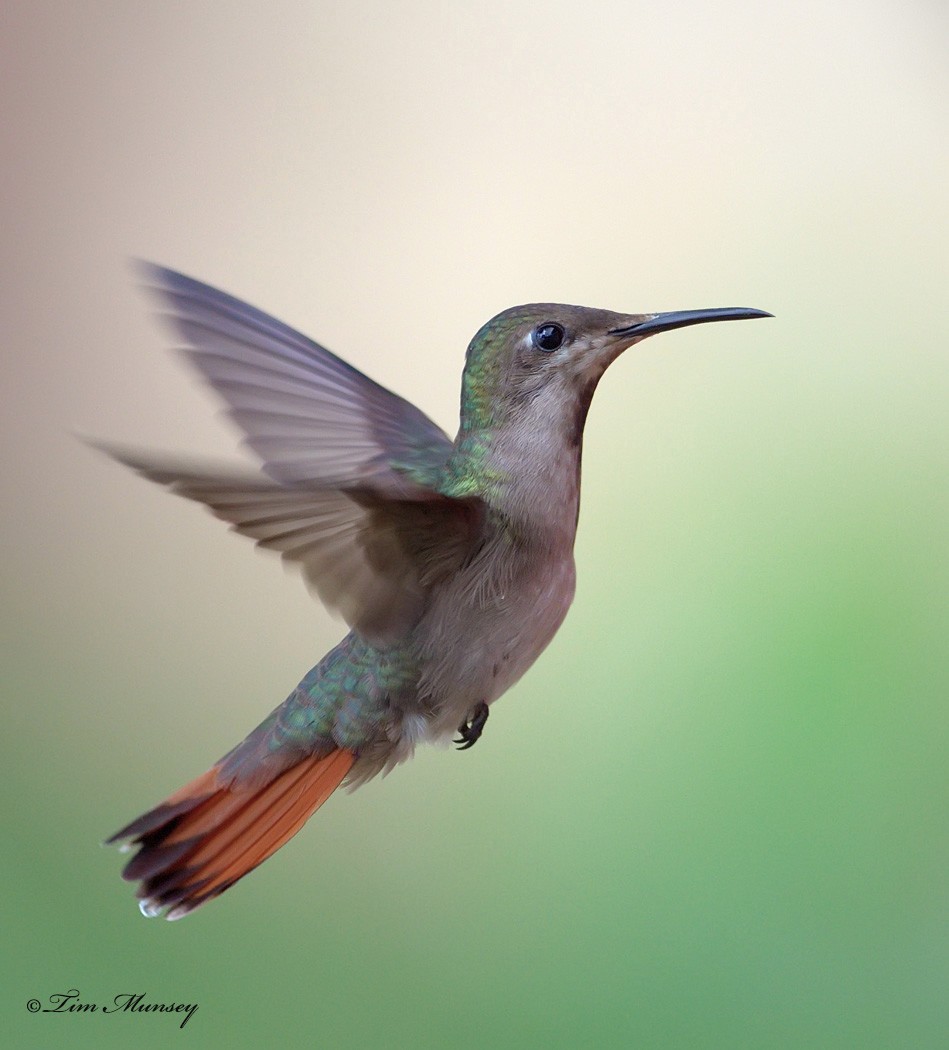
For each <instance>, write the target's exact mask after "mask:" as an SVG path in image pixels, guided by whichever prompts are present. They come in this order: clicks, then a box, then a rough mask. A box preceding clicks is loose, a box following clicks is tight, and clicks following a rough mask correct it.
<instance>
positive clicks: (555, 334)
mask: <svg viewBox="0 0 949 1050" xmlns="http://www.w3.org/2000/svg"><path fill="white" fill-rule="evenodd" d="M563 334H564V333H563V329H562V328H561V327H560V325H559V324H553V323H549V324H542V325H540V326H538V327H537V328H535V329H534V331H533V332H532V333H531V339H532V340H533V342H534V346H536V347H537V349H538V350H543V351H544V352H545V353H547V354H549V353H550V352H551V351H553V350H557V349H558V348H559V347H560V346H561V345H562V343H563Z"/></svg>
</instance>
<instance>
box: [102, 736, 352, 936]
mask: <svg viewBox="0 0 949 1050" xmlns="http://www.w3.org/2000/svg"><path fill="white" fill-rule="evenodd" d="M355 757H356V756H355V755H354V754H353V752H352V751H346V750H344V749H342V748H339V749H337V750H335V751H332V752H330V754H328V755H320V756H317V755H309V756H307V757H305V758H302V759H301V760H300V761H299V762H297V763H296V764H295V765H293V766H290V767H289V768H288V769H283V770H281V771H280V772H279V773H277V774H276V775H275V776H273V777H272V778H271V779H270V780H268V781H267V782H265V783H263V784H261V783H255V784H252V785H250V786H247V785H243V784H241V782H240V780H237V781H236V782H234V783H227V782H226V781H224V780H222V778H221V776H220V771H221V764H220V763H219V764H218V765H216V766H212V767H211V769H209V770H208V771H207V773H203V774H202V775H201V776H200V777H197V779H195V780H192V781H191V783H190V784H186V785H185V786H184V787H183V788H181V789H180V790H178V791H176V792H175V793H174V794H173V795H170V796H169V797H168V798H167V799H165V801H164V802H162V803H161V804H160V805H158V806H156V807H155V808H154V809H152V810H149V812H148V813H145V814H143V815H142V816H141V817H139V818H138V819H137V820H133V821H132V823H131V824H129V825H128V826H127V827H124V828H122V830H121V831H118V832H116V833H115V834H114V835H113V836H112V837H111V838H110V839H108V840H107V842H110V843H111V842H118V841H120V840H121V839H131V841H132V843H134V844H137V845H139V846H140V847H141V848H140V849H139V851H138V853H136V854H135V856H134V857H133V858H132V859H131V860H130V861H129V862H128V864H127V865H126V866H125V869H124V870H123V872H122V877H123V878H124V879H127V880H128V881H129V882H140V883H141V885H140V886H139V888H138V891H137V894H136V895H137V896H138V898H139V907H140V908H141V910H142V913H143V914H144V915H148V916H152V915H160V914H161V913H162V912H165V918H167V919H180V918H182V917H183V916H185V915H187V914H188V913H189V912H191V911H194V909H195V908H197V907H199V906H200V905H202V904H204V903H205V902H206V901H209V900H211V899H212V898H213V897H217V896H218V895H219V894H221V893H223V892H224V891H225V890H226V889H228V888H229V887H231V886H233V885H234V883H235V882H237V880H238V879H241V878H243V877H244V876H245V875H246V874H247V873H248V872H249V871H252V870H253V869H254V868H256V867H257V865H258V864H261V863H263V861H265V860H266V859H267V858H268V857H269V856H270V855H271V853H274V852H275V851H276V850H278V849H280V847H281V846H282V845H283V844H284V843H285V842H286V841H287V840H288V839H290V838H292V837H293V836H294V835H295V834H296V833H297V832H298V831H299V830H300V828H302V827H303V825H304V824H305V823H306V821H307V818H308V817H310V816H311V815H312V814H313V813H314V812H316V810H317V809H319V807H320V806H321V805H322V804H323V803H324V802H325V801H326V800H327V799H328V798H329V797H330V795H332V793H333V792H334V791H335V790H336V788H337V787H339V785H340V782H341V781H342V779H343V777H345V776H346V774H347V773H348V772H349V770H350V767H351V766H352V764H353V762H354V761H355ZM166 909H167V911H166Z"/></svg>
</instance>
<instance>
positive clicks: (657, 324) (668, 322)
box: [610, 306, 774, 336]
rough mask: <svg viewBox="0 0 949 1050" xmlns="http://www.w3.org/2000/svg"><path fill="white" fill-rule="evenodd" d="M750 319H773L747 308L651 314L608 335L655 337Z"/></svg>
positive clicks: (763, 311)
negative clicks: (677, 329)
mask: <svg viewBox="0 0 949 1050" xmlns="http://www.w3.org/2000/svg"><path fill="white" fill-rule="evenodd" d="M751 317H774V314H769V313H768V312H767V311H765V310H752V309H751V308H750V307H747V306H722V307H719V308H717V309H715V310H673V311H672V312H670V313H666V314H653V315H652V316H651V317H647V318H646V320H645V321H640V322H639V324H633V325H630V326H629V327H628V328H614V329H612V330H611V331H610V335H636V336H646V335H655V334H656V332H668V331H671V330H672V329H673V328H686V327H688V326H689V325H690V324H705V323H706V322H707V321H744V320H746V319H748V318H751Z"/></svg>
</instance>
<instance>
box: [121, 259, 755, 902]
mask: <svg viewBox="0 0 949 1050" xmlns="http://www.w3.org/2000/svg"><path fill="white" fill-rule="evenodd" d="M144 272H145V277H146V281H147V283H148V284H150V285H151V286H152V287H153V290H154V291H155V292H156V293H157V295H158V297H159V299H160V301H161V302H162V304H163V306H164V308H165V310H166V311H167V313H168V314H169V316H170V320H171V322H172V324H173V326H174V328H175V330H176V331H177V333H178V335H179V336H180V338H181V340H182V342H183V343H184V347H185V349H184V353H185V355H186V356H187V358H188V359H189V360H190V361H191V363H192V364H193V366H194V367H195V368H196V369H197V371H198V373H199V374H200V375H201V376H202V377H203V378H204V379H205V380H206V381H207V382H208V383H209V384H210V386H211V387H212V388H213V389H214V390H215V391H216V392H217V393H218V394H219V395H220V396H221V398H222V399H223V401H224V403H225V405H226V409H227V414H228V415H229V416H230V417H231V418H232V419H233V420H234V421H235V422H236V423H237V425H238V426H239V427H240V428H241V430H242V431H243V432H244V435H245V443H246V444H247V445H248V446H249V448H250V449H251V450H252V451H253V452H254V453H255V454H256V456H257V457H259V459H260V461H261V466H260V470H258V471H248V470H240V469H235V470H233V471H230V472H226V473H222V472H221V471H220V470H219V469H208V470H196V469H193V468H191V467H187V468H186V467H184V466H182V465H181V464H176V463H175V462H174V461H171V460H166V459H162V458H161V457H156V456H153V455H151V454H147V453H146V454H143V453H133V452H129V451H127V450H124V449H117V448H115V447H114V446H102V447H104V448H105V450H106V451H107V452H109V453H110V454H111V455H113V456H114V457H115V458H116V459H118V460H120V461H121V462H123V463H125V464H127V465H128V466H130V467H132V468H133V469H135V470H136V471H138V473H140V474H142V475H143V476H145V477H147V478H150V479H151V480H152V481H156V482H158V483H160V484H162V485H165V486H166V487H168V488H169V489H170V490H171V491H172V492H175V493H177V494H178V495H181V496H186V497H188V498H189V499H193V500H197V501H198V502H200V503H204V504H205V505H206V506H207V507H209V508H210V509H211V511H213V513H214V514H215V515H216V516H217V517H219V518H223V519H224V520H225V521H227V522H230V524H231V527H232V528H234V529H236V531H238V532H240V533H242V534H243V535H245V536H250V537H252V538H253V539H254V540H256V542H257V544H258V546H261V547H267V548H270V549H272V550H277V551H280V552H281V554H282V556H283V558H284V559H285V560H286V561H288V562H291V563H293V564H295V565H297V566H299V568H300V569H301V570H302V572H303V575H304V577H305V579H306V581H307V583H308V584H309V586H310V587H311V588H312V589H313V590H315V591H316V593H317V594H318V595H319V597H320V598H321V599H322V600H323V602H324V603H325V604H326V605H327V606H329V607H330V608H331V609H334V610H337V611H338V612H340V613H341V614H342V615H343V617H344V618H345V619H346V621H347V623H348V624H349V627H350V631H349V633H348V634H347V635H346V637H345V638H343V640H342V641H341V642H340V643H339V644H338V645H337V646H336V647H335V648H334V649H331V650H330V651H329V652H328V653H327V654H326V655H325V656H324V657H323V659H322V660H320V662H319V663H318V664H317V665H316V666H315V667H314V668H313V669H312V670H310V671H309V672H307V674H306V675H304V677H303V679H302V680H301V682H300V684H299V685H298V686H297V687H296V688H295V689H294V690H293V692H292V693H291V694H290V695H289V696H288V697H287V699H286V700H285V701H284V702H283V703H282V704H281V705H280V706H279V707H277V708H276V710H274V711H273V712H272V713H271V714H270V715H268V716H267V718H265V719H264V721H263V722H262V723H261V724H260V725H259V726H258V727H257V728H256V729H254V730H253V732H251V733H250V735H249V736H248V737H247V738H246V739H245V740H244V741H243V742H241V743H240V744H238V745H237V746H236V747H235V748H233V749H232V750H231V751H229V752H228V753H227V754H226V755H225V756H224V757H223V758H222V759H220V761H218V762H217V763H215V765H213V766H212V767H211V768H210V769H209V770H208V771H207V772H206V773H203V774H202V775H201V776H199V777H198V778H197V779H195V780H193V781H191V782H190V783H189V784H186V785H185V786H184V787H182V788H180V789H179V790H178V791H176V792H174V794H172V795H170V796H169V797H168V798H167V799H165V801H164V802H162V803H160V804H159V805H158V806H156V807H155V808H154V809H151V810H149V811H148V812H147V813H145V814H143V815H142V816H140V817H138V818H137V819H136V820H133V821H132V822H131V823H130V824H128V825H127V826H126V827H124V828H122V830H121V831H119V832H117V833H116V834H115V835H113V836H112V837H111V838H110V839H109V840H108V841H109V842H116V841H120V840H125V839H130V840H131V842H132V844H134V845H136V846H138V847H139V848H138V852H137V853H136V855H135V856H134V857H133V858H132V859H131V860H130V861H129V863H128V864H127V865H126V867H125V869H124V871H123V873H122V874H123V877H124V878H126V879H128V880H130V881H136V882H139V883H140V885H139V888H138V893H137V895H138V898H139V901H140V905H139V906H140V908H141V910H142V912H143V913H144V914H145V915H149V916H152V915H159V914H162V913H164V914H165V916H166V918H168V919H177V918H180V917H182V916H184V915H187V914H188V913H189V912H191V911H193V910H194V909H195V908H197V907H198V906H199V905H201V904H204V903H205V902H206V901H208V900H210V899H212V898H213V897H216V896H218V895H219V894H221V893H223V892H224V891H225V890H226V889H228V888H229V887H230V886H233V885H234V883H235V882H237V880H238V879H240V878H242V877H243V876H244V875H246V874H247V873H248V872H249V871H251V870H252V869H253V868H255V867H256V866H257V865H258V864H260V863H261V862H262V861H264V860H266V859H267V857H269V856H270V855H271V854H272V853H273V852H274V851H275V850H277V849H279V848H280V846H282V845H283V844H284V843H285V842H286V841H287V840H288V839H289V838H290V837H291V836H293V835H295V834H296V833H297V832H298V831H299V830H300V828H301V827H302V826H303V824H304V823H305V822H306V820H307V819H308V818H309V817H310V815H311V814H312V813H313V812H314V811H315V810H316V809H317V808H318V807H319V806H320V805H322V803H323V802H325V801H326V799H327V798H329V796H330V795H331V794H332V793H333V792H334V791H335V790H336V788H337V787H339V785H340V784H341V783H343V782H344V781H345V782H347V783H348V784H350V785H357V784H361V783H363V782H365V781H366V780H369V779H370V778H371V777H374V776H375V775H376V774H377V773H379V772H382V771H388V770H389V769H391V768H392V767H393V766H395V765H397V764H398V763H400V762H403V761H405V759H407V758H408V757H410V756H411V754H412V753H413V751H414V749H415V745H416V744H417V743H419V742H421V741H437V740H444V739H445V738H448V737H450V736H451V735H452V734H454V733H458V734H459V736H458V738H457V740H456V742H457V743H458V744H459V745H460V746H461V748H463V749H464V748H470V747H471V746H472V745H473V744H474V743H475V742H476V741H477V740H478V738H479V737H480V736H481V733H482V730H483V729H484V725H485V722H486V721H487V718H488V712H489V710H490V705H491V704H492V703H493V702H494V701H495V700H496V699H497V698H498V697H499V696H500V695H501V694H502V693H503V692H505V691H506V690H507V689H508V688H509V687H510V686H512V685H513V684H514V683H515V682H516V681H517V680H518V679H519V678H520V677H521V675H523V674H524V672H525V671H526V670H527V669H528V667H530V665H531V664H532V663H533V662H534V661H535V660H536V659H537V657H538V656H539V655H540V653H541V652H542V651H543V649H544V648H545V647H546V645H547V644H548V643H549V642H550V640H551V639H552V638H553V636H554V634H555V633H556V631H557V629H558V628H559V627H560V624H561V623H562V622H563V618H564V616H565V615H566V613H567V609H568V608H569V606H570V603H571V601H572V599H573V592H574V560H573V545H574V537H575V534H576V527H577V515H578V511H579V500H580V451H581V442H582V438H583V427H584V422H585V420H586V416H587V410H588V409H589V407H590V401H591V399H592V397H593V392H594V390H595V389H596V385H597V383H598V382H599V380H600V377H601V376H602V375H603V372H604V371H605V370H606V368H607V366H608V365H609V364H610V363H611V362H612V361H614V360H615V359H616V358H617V357H618V356H619V355H620V354H621V353H622V352H623V351H624V350H626V349H627V348H628V347H630V346H632V345H633V344H634V343H638V342H639V341H640V340H641V339H644V338H646V337H647V336H650V335H654V334H656V333H657V332H665V331H669V330H670V329H673V328H682V327H685V326H686V325H693V324H702V323H705V322H709V321H729V320H739V319H742V318H752V317H770V316H771V315H770V314H768V313H765V312H764V311H762V310H751V309H745V308H737V307H736V308H726V309H714V310H687V311H681V312H674V313H658V314H618V313H611V312H609V311H607V310H594V309H588V308H585V307H579V306H561V305H555V304H551V303H543V304H532V305H529V306H515V307H513V308H512V309H509V310H505V311H504V312H503V313H500V314H498V315H497V317H495V318H493V319H492V320H490V321H488V323H487V324H486V325H484V327H483V328H481V330H480V331H479V332H478V333H477V334H476V335H475V337H474V339H472V341H471V343H470V345H469V347H468V352H467V356H466V360H465V368H464V372H463V374H462V381H461V420H460V427H459V430H458V434H457V436H456V437H455V439H454V441H452V440H451V439H450V438H449V437H448V436H447V435H446V434H445V433H444V432H443V431H442V430H441V429H440V428H439V427H438V426H436V425H435V423H433V422H432V421H431V420H430V419H429V418H428V417H427V416H425V415H424V414H423V413H422V412H420V411H419V410H418V409H417V408H416V407H415V406H414V405H412V404H410V403H409V402H407V401H404V400H403V399H402V398H401V397H398V396H397V395H396V394H393V393H391V392H390V391H388V390H386V389H384V388H383V387H381V386H379V385H378V384H377V383H375V382H373V381H372V380H371V379H369V378H368V377H366V376H365V375H363V374H362V373H361V372H359V371H357V370H356V369H355V368H353V367H352V366H351V365H348V364H347V363H346V362H345V361H343V360H341V359H340V358H338V357H336V356H335V355H334V354H332V353H330V351H328V350H326V349H325V348H324V347H322V346H320V345H319V344H317V343H315V342H313V341H312V340H311V339H308V338H306V337H305V336H303V335H301V334H300V333H299V332H297V331H295V330H294V329H292V328H290V327H289V326H287V325H285V324H283V323H282V322H280V321H277V320H275V319H274V318H273V317H270V316H269V315H267V314H265V313H263V312H262V311H260V310H257V309H255V308H254V307H252V306H249V305H247V304H246V303H244V302H241V301H240V300H239V299H235V298H233V297H231V296H229V295H225V294H224V293H223V292H220V291H218V290H216V289H214V288H211V287H209V286H208V285H205V284H201V283H200V282H198V281H195V280H192V279H191V278H189V277H185V276H183V275H181V274H178V273H174V272H173V271H171V270H166V269H163V268H161V267H157V266H150V265H149V266H146V267H145V271H144ZM125 848H127V849H130V848H131V845H128V846H126V847H125Z"/></svg>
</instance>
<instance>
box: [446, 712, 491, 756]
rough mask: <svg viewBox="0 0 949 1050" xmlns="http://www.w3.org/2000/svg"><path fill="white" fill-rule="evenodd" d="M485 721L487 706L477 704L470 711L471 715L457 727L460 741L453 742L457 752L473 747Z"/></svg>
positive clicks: (486, 718)
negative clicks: (456, 746)
mask: <svg viewBox="0 0 949 1050" xmlns="http://www.w3.org/2000/svg"><path fill="white" fill-rule="evenodd" d="M487 720H488V705H487V704H478V706H477V707H475V708H473V709H472V711H471V714H470V715H469V716H468V717H467V718H466V719H465V720H464V722H462V723H461V725H460V726H459V727H458V732H459V733H460V734H461V739H460V740H456V741H454V743H456V744H457V745H458V750H459V751H467V750H468V748H469V747H474V745H475V744H476V743H477V742H478V739H479V737H480V736H481V733H482V731H483V729H484V724H485V722H487Z"/></svg>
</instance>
